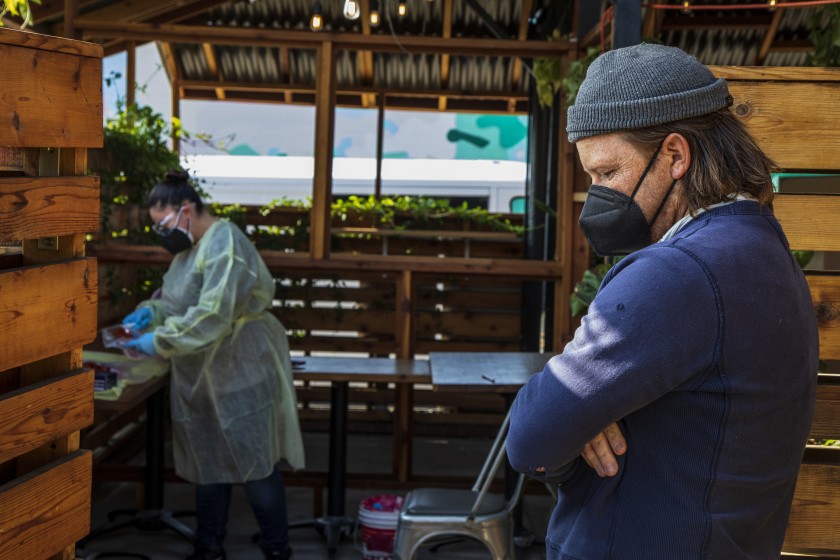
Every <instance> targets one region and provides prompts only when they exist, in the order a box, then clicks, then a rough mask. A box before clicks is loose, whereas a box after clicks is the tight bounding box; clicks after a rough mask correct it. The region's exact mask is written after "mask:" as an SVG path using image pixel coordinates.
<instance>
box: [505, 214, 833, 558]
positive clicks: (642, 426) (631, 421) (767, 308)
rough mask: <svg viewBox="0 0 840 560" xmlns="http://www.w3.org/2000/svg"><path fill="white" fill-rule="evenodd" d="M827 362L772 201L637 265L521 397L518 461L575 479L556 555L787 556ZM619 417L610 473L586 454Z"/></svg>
mask: <svg viewBox="0 0 840 560" xmlns="http://www.w3.org/2000/svg"><path fill="white" fill-rule="evenodd" d="M817 357H818V338H817V325H816V319H815V316H814V311H813V307H812V303H811V297H810V294H809V290H808V286H807V284H806V282H805V278H804V275H803V274H802V271H801V270H800V268H799V266H798V265H797V263H796V260H795V259H794V258H793V257H792V255H791V253H790V250H789V249H788V244H787V240H786V238H785V236H784V234H783V232H782V230H781V227H780V226H779V223H778V222H777V221H776V219H775V218H774V217H773V215H772V214H771V212H770V211H769V210H768V209H767V208H765V207H762V206H760V205H759V204H758V203H756V202H753V201H743V202H736V203H733V204H730V205H727V206H722V207H718V208H714V209H712V210H710V211H708V212H707V213H704V214H701V215H700V216H698V217H697V218H696V219H694V220H692V221H691V222H689V223H688V225H686V226H685V227H684V228H683V229H682V231H680V232H679V233H678V234H677V235H676V236H674V237H673V238H671V239H669V240H667V241H663V242H660V243H656V244H654V245H652V246H650V247H648V248H645V249H643V250H641V251H638V252H636V253H634V254H632V255H630V256H629V257H626V258H625V259H623V260H622V261H621V262H620V263H619V264H617V265H616V266H615V267H613V269H612V270H611V271H610V273H609V274H607V277H606V278H605V279H604V282H603V284H602V286H601V289H600V291H599V292H598V295H597V297H596V298H595V301H594V302H593V303H592V305H591V306H590V308H589V312H588V314H587V315H586V317H584V319H583V322H582V324H581V326H580V328H579V329H578V330H577V332H576V333H575V336H574V340H572V341H571V342H570V343H569V344H568V345H567V346H566V348H565V349H564V351H563V353H562V354H560V355H558V356H555V357H554V358H552V359H551V361H549V363H548V364H547V365H546V367H545V370H544V371H543V372H541V373H538V374H536V375H534V376H533V377H532V378H531V379H530V381H529V382H528V383H527V384H526V385H525V386H524V387H523V388H522V389H521V391H520V392H519V395H518V396H517V398H516V401H515V402H514V404H513V411H512V416H511V431H510V435H509V437H508V443H507V449H508V454H509V457H510V460H511V463H512V464H513V466H514V467H515V468H516V469H517V470H519V471H521V472H524V473H526V474H529V475H531V476H533V477H534V478H541V479H545V480H551V481H554V482H558V483H561V486H560V499H559V502H558V504H557V506H556V508H555V510H554V513H553V515H552V517H551V521H550V524H549V529H548V535H547V539H546V547H547V552H548V559H549V560H551V559H563V560H595V559H607V558H609V559H625V558H626V559H628V560H640V559H648V558H649V559H656V560H692V559H701V558H709V559H714V560H718V559H719V560H738V559H742V558H743V559H747V558H750V559H765V558H766V559H770V558H774V559H778V558H779V551H780V550H781V547H782V541H783V539H784V534H785V529H786V525H787V519H788V516H789V513H790V505H791V500H792V497H793V490H794V486H795V483H796V476H797V473H798V471H799V464H800V462H801V460H802V452H803V450H804V447H805V441H806V439H807V435H808V429H809V426H810V423H811V416H812V413H813V406H814V395H815V387H816V372H817ZM616 421H617V422H618V424H619V426H620V427H621V430H622V432H623V433H624V436H625V438H626V440H627V448H628V449H627V453H626V454H625V455H624V456H622V457H620V458H619V473H618V475H616V476H615V477H611V478H599V477H598V476H597V474H596V473H595V472H594V471H593V470H592V469H591V468H589V467H588V466H587V465H586V464H585V463H584V462H583V461H582V460H581V459H580V452H581V449H582V448H583V446H584V444H585V443H586V442H587V441H589V440H590V439H592V438H593V437H594V436H595V435H597V434H598V433H599V432H600V431H601V430H602V429H604V428H605V427H606V426H608V425H609V424H610V423H612V422H616ZM539 467H545V469H546V473H545V475H541V474H540V473H538V472H537V471H536V469H537V468H539Z"/></svg>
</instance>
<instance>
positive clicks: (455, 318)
mask: <svg viewBox="0 0 840 560" xmlns="http://www.w3.org/2000/svg"><path fill="white" fill-rule="evenodd" d="M519 319H520V318H519V313H518V311H517V313H516V314H501V313H424V312H422V311H421V312H418V313H417V314H416V317H415V321H416V327H415V328H416V330H417V336H418V337H420V336H424V335H425V336H427V337H428V336H429V335H432V334H436V333H440V334H443V335H445V336H447V337H452V338H455V339H467V340H469V339H481V338H484V337H487V338H494V339H499V338H502V339H507V340H519V336H520V335H521V326H520V324H519V323H520V321H519Z"/></svg>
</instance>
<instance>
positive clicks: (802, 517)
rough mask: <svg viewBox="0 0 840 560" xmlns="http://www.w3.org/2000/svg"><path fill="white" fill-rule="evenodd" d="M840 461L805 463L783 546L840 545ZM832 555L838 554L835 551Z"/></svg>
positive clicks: (817, 549)
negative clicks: (823, 463) (825, 463)
mask: <svg viewBox="0 0 840 560" xmlns="http://www.w3.org/2000/svg"><path fill="white" fill-rule="evenodd" d="M838 526H840V465H836V464H834V465H821V464H809V463H804V464H803V465H802V467H801V468H800V469H799V477H798V478H797V479H796V490H795V492H794V494H793V504H792V506H791V512H790V523H789V525H788V528H787V533H786V534H785V543H784V548H783V549H782V550H784V551H789V552H799V553H808V552H812V553H814V554H817V555H819V556H818V557H820V558H822V557H823V554H822V553H823V552H824V551H836V550H838V548H840V531H838V530H837V527H838ZM831 556H834V555H833V554H832V555H831Z"/></svg>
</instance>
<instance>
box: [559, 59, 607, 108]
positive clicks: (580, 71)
mask: <svg viewBox="0 0 840 560" xmlns="http://www.w3.org/2000/svg"><path fill="white" fill-rule="evenodd" d="M600 54H601V49H600V48H599V47H589V49H588V50H587V51H586V56H584V57H583V58H578V59H577V60H573V61H571V62H569V71H568V72H567V73H566V77H565V78H563V91H564V92H565V93H566V103H567V104H568V105H574V104H575V99H577V93H578V90H579V89H580V84H582V83H583V79H584V78H586V71H587V70H588V69H589V65H590V64H592V61H593V60H595V59H596V58H598V56H599V55H600Z"/></svg>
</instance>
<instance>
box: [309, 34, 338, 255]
mask: <svg viewBox="0 0 840 560" xmlns="http://www.w3.org/2000/svg"><path fill="white" fill-rule="evenodd" d="M315 85H316V92H315V173H314V177H313V185H312V214H311V216H310V220H309V222H310V226H309V254H310V256H311V257H312V258H314V259H326V258H329V256H330V205H331V203H332V170H333V144H334V142H335V51H334V49H333V44H332V43H330V42H329V41H327V42H325V43H324V44H323V45H321V47H320V48H319V49H318V70H317V75H316V78H315Z"/></svg>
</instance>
